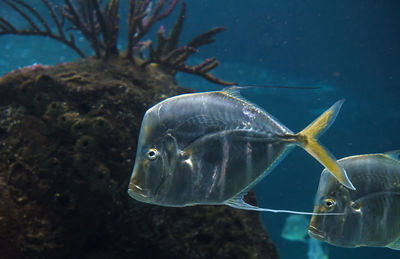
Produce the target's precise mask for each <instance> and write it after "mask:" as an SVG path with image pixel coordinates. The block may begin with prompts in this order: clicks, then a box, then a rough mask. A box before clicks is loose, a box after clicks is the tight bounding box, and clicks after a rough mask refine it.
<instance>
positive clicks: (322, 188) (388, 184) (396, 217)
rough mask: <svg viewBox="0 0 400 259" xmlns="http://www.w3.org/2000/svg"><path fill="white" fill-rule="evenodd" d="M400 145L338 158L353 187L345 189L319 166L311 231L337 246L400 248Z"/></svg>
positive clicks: (314, 235)
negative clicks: (370, 152)
mask: <svg viewBox="0 0 400 259" xmlns="http://www.w3.org/2000/svg"><path fill="white" fill-rule="evenodd" d="M399 157H400V151H393V152H388V153H384V154H370V155H358V156H351V157H346V158H343V159H340V160H339V161H338V162H339V164H341V165H342V166H343V167H344V168H345V169H346V172H347V174H348V176H349V178H350V180H351V181H352V183H353V184H354V186H355V187H356V188H357V190H349V189H346V188H343V187H342V185H341V184H340V183H339V182H338V181H337V180H336V179H335V178H334V177H332V176H331V175H330V174H329V173H328V170H326V169H325V170H324V171H323V172H322V174H321V178H320V182H319V186H318V191H317V194H316V201H315V203H316V204H315V207H314V212H315V213H343V215H336V216H324V215H314V216H312V218H311V221H310V225H309V230H308V233H309V235H310V236H312V237H314V238H316V239H319V240H322V241H325V242H328V243H330V244H332V245H336V246H342V247H359V246H378V247H389V248H392V249H397V250H400V160H399Z"/></svg>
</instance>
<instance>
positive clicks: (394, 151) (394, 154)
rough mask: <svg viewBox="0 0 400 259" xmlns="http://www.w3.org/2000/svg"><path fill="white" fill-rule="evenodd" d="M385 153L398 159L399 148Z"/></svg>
mask: <svg viewBox="0 0 400 259" xmlns="http://www.w3.org/2000/svg"><path fill="white" fill-rule="evenodd" d="M385 155H388V156H390V157H391V158H393V159H396V160H399V161H400V149H399V150H393V151H389V152H385Z"/></svg>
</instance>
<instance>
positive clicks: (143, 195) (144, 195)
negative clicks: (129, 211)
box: [128, 174, 149, 202]
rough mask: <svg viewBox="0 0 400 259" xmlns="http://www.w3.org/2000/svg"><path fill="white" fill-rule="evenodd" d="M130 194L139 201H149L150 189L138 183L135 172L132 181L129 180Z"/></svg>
mask: <svg viewBox="0 0 400 259" xmlns="http://www.w3.org/2000/svg"><path fill="white" fill-rule="evenodd" d="M128 194H129V196H131V197H132V198H134V199H135V200H138V201H142V202H147V201H148V200H149V194H148V190H147V189H145V188H142V187H140V186H139V185H138V184H137V179H136V177H135V174H133V175H132V178H131V181H130V182H129V186H128Z"/></svg>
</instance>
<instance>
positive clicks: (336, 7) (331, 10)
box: [0, 0, 400, 259]
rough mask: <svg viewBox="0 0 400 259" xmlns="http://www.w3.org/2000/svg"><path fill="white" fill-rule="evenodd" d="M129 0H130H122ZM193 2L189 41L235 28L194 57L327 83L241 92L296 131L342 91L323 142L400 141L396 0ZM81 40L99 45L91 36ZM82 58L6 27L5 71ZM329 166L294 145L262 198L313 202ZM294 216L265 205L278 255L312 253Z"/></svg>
mask: <svg viewBox="0 0 400 259" xmlns="http://www.w3.org/2000/svg"><path fill="white" fill-rule="evenodd" d="M32 2H37V3H38V4H37V10H38V11H42V12H44V13H45V12H47V11H46V10H45V8H43V9H41V8H42V7H43V6H42V5H40V4H39V3H40V1H32ZM52 2H54V3H57V2H60V3H61V2H62V1H52ZM125 2H126V3H125ZM127 2H128V0H122V1H121V3H120V6H124V5H125V4H127ZM186 2H187V13H186V16H187V18H186V20H185V25H184V30H183V35H182V42H186V41H187V40H189V39H190V37H192V36H193V34H196V33H198V32H202V31H205V30H207V29H209V28H210V27H213V26H224V27H226V28H227V31H225V32H222V33H221V34H220V35H218V36H217V37H216V39H217V40H216V42H215V43H213V44H212V45H209V46H205V47H203V48H202V49H201V50H200V51H199V53H198V54H197V55H196V57H194V58H192V59H191V61H192V62H194V63H196V61H198V60H203V59H204V58H206V57H210V56H214V55H215V56H216V57H217V58H218V60H219V61H220V66H219V67H218V68H217V69H216V70H215V72H214V73H215V74H216V75H217V76H218V77H220V78H222V79H224V80H229V81H235V82H238V83H239V84H242V85H246V84H251V85H274V84H277V85H290V86H318V87H320V89H317V90H291V89H250V90H245V91H244V92H243V95H244V96H245V97H246V98H248V99H249V100H251V101H252V102H254V103H257V104H258V105H260V106H261V107H263V108H265V109H266V111H268V112H269V113H271V114H272V115H274V116H275V117H276V118H278V119H279V120H280V121H281V122H282V123H284V124H285V125H286V126H287V127H288V128H290V129H291V130H292V131H294V132H298V131H300V130H302V129H303V128H304V127H305V126H306V125H308V124H309V123H310V122H311V121H312V120H313V119H315V118H316V117H317V116H318V115H319V114H320V113H322V112H323V111H324V110H325V109H327V108H328V107H329V106H330V105H332V104H333V103H334V102H335V101H337V100H339V99H343V98H344V99H346V102H345V103H344V106H343V108H342V110H341V111H340V113H339V115H338V117H337V119H336V121H335V122H334V124H333V125H332V127H331V128H330V129H329V130H328V131H327V132H326V133H325V134H324V135H323V136H322V137H321V143H323V144H324V145H325V146H326V147H327V148H328V149H329V150H330V151H331V152H332V153H333V154H334V155H335V156H336V157H337V158H342V157H346V156H350V155H356V154H367V153H379V152H385V151H390V150H396V149H400V134H399V129H400V114H399V107H400V90H399V80H400V35H399V28H400V19H399V18H398V14H399V13H400V3H398V1H396V0H392V1H390V0H385V1H376V0H375V1H374V0H353V1H344V0H341V1H317V0H304V1H270V0H265V1H260V0H247V1H246V2H244V1H234V0H218V1H211V0H201V1H194V0H191V1H186ZM9 11H10V9H9V7H6V5H5V4H4V3H3V2H2V1H0V16H1V17H7V18H8V19H9V20H11V21H13V22H14V21H15V22H16V23H18V22H19V20H18V19H19V18H18V16H15V17H13V16H12V15H13V13H10V12H9ZM120 12H121V19H120V27H121V30H120V31H121V33H120V35H119V36H120V37H121V38H125V35H123V32H124V31H126V29H125V30H124V26H126V24H125V23H124V21H125V20H126V16H127V14H126V10H124V9H123V8H121V10H120ZM124 12H125V13H124ZM46 15H47V13H46ZM176 15H177V11H174V13H173V15H172V16H171V17H169V18H168V19H167V20H165V21H163V22H162V24H163V25H165V26H166V27H167V28H170V27H171V25H172V23H173V21H174V19H175V18H176ZM13 19H14V20H13ZM156 29H158V26H155V28H154V30H156ZM149 37H150V36H149ZM77 41H78V42H79V44H80V45H81V47H82V49H84V50H86V51H87V53H91V51H92V50H91V49H90V46H89V45H88V44H87V43H86V41H85V40H84V39H83V38H81V39H79V38H77ZM119 42H121V44H123V43H124V41H123V40H121V41H119ZM119 47H120V48H121V49H122V48H124V47H125V46H119ZM76 59H79V56H78V55H76V53H75V52H73V51H72V50H70V49H68V48H67V47H65V46H63V45H62V44H60V43H58V42H55V41H54V40H51V39H48V38H43V37H28V38H27V37H20V36H1V37H0V75H3V74H5V73H7V72H9V71H11V70H13V69H17V68H20V67H24V66H28V65H32V64H34V63H40V64H45V65H53V64H57V63H60V62H68V61H73V60H76ZM197 59H198V60H197ZM197 63H198V62H197ZM177 78H178V83H179V84H180V85H182V86H187V87H192V88H194V89H196V90H198V91H205V90H216V89H220V88H221V87H220V86H217V85H213V84H211V83H209V82H207V81H205V80H203V79H201V78H198V77H193V76H189V75H186V74H179V75H178V77H177ZM322 169H323V168H322V167H321V165H320V164H318V163H317V162H316V161H315V160H314V159H313V158H312V157H310V156H309V155H308V154H307V153H306V152H304V151H303V150H301V149H299V148H296V149H294V150H293V151H292V152H291V153H290V154H289V155H288V156H287V157H286V158H285V159H284V160H283V161H282V162H281V163H280V165H279V166H277V167H276V168H275V170H274V171H273V172H272V173H271V174H270V175H269V176H268V177H266V178H265V179H264V180H263V181H262V182H260V183H259V184H258V185H257V186H256V188H255V190H256V193H257V199H258V203H259V206H260V207H267V208H281V209H291V210H303V211H312V208H313V200H314V194H315V192H316V190H317V186H318V181H319V175H320V173H321V171H322ZM127 175H130V172H127ZM286 217H287V215H285V214H268V213H263V214H262V218H263V222H264V224H265V226H266V228H267V230H268V233H269V234H270V236H271V238H272V240H273V241H274V242H275V243H276V244H277V246H278V248H279V253H280V257H281V258H300V259H301V258H308V257H307V245H306V244H305V243H301V242H291V241H287V240H284V239H282V238H281V237H280V233H281V231H282V228H283V225H284V223H285V220H286ZM324 247H325V248H326V250H327V252H328V255H329V258H376V257H379V258H399V252H398V251H395V250H390V249H387V248H357V249H346V248H339V247H334V246H331V245H328V244H324Z"/></svg>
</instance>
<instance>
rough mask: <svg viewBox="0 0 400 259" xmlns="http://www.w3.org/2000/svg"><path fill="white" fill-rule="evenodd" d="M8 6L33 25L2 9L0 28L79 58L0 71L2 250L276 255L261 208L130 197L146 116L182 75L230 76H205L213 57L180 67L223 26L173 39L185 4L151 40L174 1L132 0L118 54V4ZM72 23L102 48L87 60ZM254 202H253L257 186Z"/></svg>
mask: <svg viewBox="0 0 400 259" xmlns="http://www.w3.org/2000/svg"><path fill="white" fill-rule="evenodd" d="M1 3H3V6H8V7H9V9H13V10H14V11H15V15H19V17H20V18H19V19H21V18H22V19H24V20H25V22H26V23H27V26H28V27H19V26H17V25H16V24H14V21H15V19H12V21H11V20H7V19H6V18H4V17H0V34H2V35H5V34H15V35H37V36H44V37H50V38H53V39H56V40H58V41H60V42H62V43H63V44H65V45H66V46H68V47H70V48H71V49H73V50H74V51H76V53H78V55H79V56H81V57H82V59H81V60H78V61H76V62H72V63H62V64H58V65H56V66H52V67H51V66H43V65H40V64H34V65H32V66H28V67H24V68H20V69H17V70H14V71H12V72H10V73H8V74H6V75H5V76H3V77H1V78H0V145H1V149H0V250H1V254H2V255H1V256H2V258H93V257H99V258H127V257H139V258H212V257H218V258H277V256H278V255H277V249H276V246H275V245H274V244H273V243H272V242H271V241H270V240H269V238H268V235H267V233H266V231H265V230H264V228H263V226H262V224H261V220H260V216H259V214H257V213H255V212H246V211H240V210H236V209H231V208H227V207H223V206H218V207H215V206H205V207H195V208H193V207H192V208H184V209H173V208H163V207H156V206H149V205H146V204H142V203H139V202H135V201H133V200H132V199H130V198H129V196H128V195H127V194H126V187H127V185H128V181H129V176H130V171H131V167H132V163H133V161H132V159H131V158H132V157H134V152H135V150H136V145H137V143H136V140H137V135H138V132H139V127H140V122H141V118H142V115H143V113H144V112H145V110H146V109H147V108H148V107H150V106H151V105H152V104H154V103H156V102H158V101H160V100H162V99H165V98H167V97H169V96H172V95H176V94H179V93H185V92H190V91H191V90H188V89H184V88H180V87H178V86H177V85H176V83H175V78H174V76H175V73H176V71H184V72H187V73H192V74H195V75H199V76H201V77H203V78H205V79H207V80H210V81H212V82H214V83H220V84H226V85H229V84H231V83H229V82H226V81H222V80H220V79H218V78H216V77H214V76H213V75H212V74H210V71H211V70H212V69H213V68H215V67H216V66H217V65H218V62H217V61H216V59H215V58H211V59H207V60H205V61H203V62H201V63H200V64H198V65H196V66H189V65H186V64H185V61H186V60H187V59H188V58H189V56H190V55H191V54H193V53H194V52H196V49H197V48H198V47H200V46H202V45H204V44H208V43H211V42H213V36H214V35H215V34H217V33H219V32H220V31H222V30H223V29H222V28H219V27H217V28H215V29H212V30H210V31H208V32H206V33H203V34H200V35H199V36H197V37H195V38H194V39H193V40H191V41H190V42H189V43H188V44H187V45H185V46H183V47H178V39H179V35H180V32H181V29H182V24H183V20H184V17H185V4H184V3H182V5H181V10H180V13H179V16H178V19H177V21H176V23H175V26H173V28H172V30H171V32H170V33H169V35H168V36H166V35H165V30H164V27H160V30H158V32H157V44H156V45H155V46H154V45H153V42H149V41H144V37H145V36H146V35H147V33H148V32H149V30H150V28H151V27H152V26H154V24H155V23H156V22H157V21H159V20H161V19H163V18H165V17H166V16H168V15H169V14H170V13H171V12H172V11H173V9H175V8H176V6H177V4H178V1H174V0H171V1H162V0H160V1H149V0H145V1H134V0H131V1H129V4H128V5H127V7H128V9H129V20H128V23H129V25H128V28H129V29H128V30H129V33H128V35H129V37H128V39H127V41H128V43H127V48H126V50H125V51H123V52H121V53H120V51H119V49H118V47H117V33H118V29H119V26H118V23H119V20H118V4H119V1H116V0H113V1H109V2H107V3H103V4H102V2H101V1H97V0H92V1H70V0H65V1H64V6H58V5H53V4H51V2H50V1H47V0H42V1H41V3H42V5H43V6H44V7H45V10H47V14H48V15H49V16H45V15H43V14H42V13H39V12H38V11H36V8H37V7H38V6H32V5H31V2H28V1H21V0H14V1H12V0H4V1H2V2H1ZM43 6H42V7H43ZM8 17H10V16H8ZM50 22H52V25H50ZM66 28H69V29H73V30H79V31H80V32H81V34H82V35H83V36H84V37H85V38H86V39H87V40H88V41H89V42H90V45H91V47H92V48H93V50H94V54H95V55H94V56H93V57H88V58H87V57H85V56H86V54H85V51H82V50H80V48H79V47H78V46H77V44H76V41H75V39H74V35H75V34H74V33H71V31H69V30H68V29H66ZM145 50H146V51H148V54H147V56H146V55H145ZM248 199H249V202H250V203H252V204H255V198H254V195H253V194H251V195H250V196H249V198H248Z"/></svg>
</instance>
